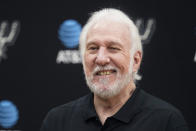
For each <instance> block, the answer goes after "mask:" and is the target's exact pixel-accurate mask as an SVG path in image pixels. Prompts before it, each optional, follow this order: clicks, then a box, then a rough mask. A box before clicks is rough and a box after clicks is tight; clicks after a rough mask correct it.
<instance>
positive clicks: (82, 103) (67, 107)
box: [48, 94, 91, 115]
mask: <svg viewBox="0 0 196 131" xmlns="http://www.w3.org/2000/svg"><path fill="white" fill-rule="evenodd" d="M90 97H91V94H88V95H85V96H83V97H80V98H78V99H76V100H73V101H71V102H68V103H66V104H63V105H59V106H57V107H54V108H52V109H51V110H50V111H49V113H48V114H53V115H58V114H59V115H62V114H65V113H66V114H68V113H70V112H73V111H76V112H77V110H82V109H84V108H86V106H88V102H89V101H90Z"/></svg>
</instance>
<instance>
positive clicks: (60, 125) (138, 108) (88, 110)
mask: <svg viewBox="0 0 196 131" xmlns="http://www.w3.org/2000/svg"><path fill="white" fill-rule="evenodd" d="M41 131H188V127H187V124H186V122H185V120H184V118H183V116H182V114H181V113H180V111H179V110H178V109H176V108H175V107H173V106H172V105H170V104H168V103H166V102H164V101H162V100H160V99H158V98H156V97H154V96H151V95H150V94H148V93H146V92H145V91H143V90H142V89H139V88H137V89H136V90H135V91H134V93H133V95H132V96H131V98H130V99H129V100H128V101H127V102H126V103H125V105H124V106H123V107H122V108H121V109H120V110H119V111H118V112H117V113H116V114H115V115H113V116H111V117H109V118H107V119H106V121H105V123H104V125H102V124H101V122H100V120H99V118H98V115H97V114H96V111H95V108H94V104H93V94H89V95H87V96H84V97H82V98H80V99H78V100H75V101H72V102H70V103H68V104H65V105H62V106H59V107H56V108H54V109H52V110H51V111H50V112H49V113H48V114H47V116H46V118H45V120H44V121H43V125H42V127H41Z"/></svg>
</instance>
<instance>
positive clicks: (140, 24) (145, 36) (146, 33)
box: [135, 19, 156, 44]
mask: <svg viewBox="0 0 196 131" xmlns="http://www.w3.org/2000/svg"><path fill="white" fill-rule="evenodd" d="M146 23H147V24H146V26H144V20H142V19H137V20H136V22H135V24H136V26H137V28H138V30H139V33H140V36H141V39H142V43H143V44H148V43H149V42H150V39H151V37H152V35H153V33H154V31H155V26H156V25H155V23H156V22H155V20H154V19H148V20H147V22H146Z"/></svg>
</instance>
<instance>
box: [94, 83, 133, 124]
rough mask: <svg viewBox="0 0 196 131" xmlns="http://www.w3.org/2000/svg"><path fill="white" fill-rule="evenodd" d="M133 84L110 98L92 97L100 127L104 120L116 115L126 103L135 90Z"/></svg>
mask: <svg viewBox="0 0 196 131" xmlns="http://www.w3.org/2000/svg"><path fill="white" fill-rule="evenodd" d="M135 88H136V87H135V84H134V83H130V84H129V85H128V86H127V87H125V88H123V89H122V90H121V91H120V93H119V94H118V95H116V96H113V97H110V98H101V97H99V96H97V95H94V105H95V110H96V112H97V114H98V116H99V119H100V121H101V123H102V125H103V124H104V123H105V120H106V119H107V118H108V117H110V116H113V115H114V114H116V113H117V112H118V111H119V110H120V108H121V107H122V106H123V105H124V104H125V103H126V102H127V100H128V99H129V98H130V97H131V95H132V93H133V91H134V90H135Z"/></svg>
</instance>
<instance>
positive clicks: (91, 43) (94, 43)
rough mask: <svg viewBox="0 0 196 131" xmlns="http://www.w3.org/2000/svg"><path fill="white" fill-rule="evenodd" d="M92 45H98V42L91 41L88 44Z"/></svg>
mask: <svg viewBox="0 0 196 131" xmlns="http://www.w3.org/2000/svg"><path fill="white" fill-rule="evenodd" d="M90 45H96V42H93V41H90V42H88V43H87V44H86V47H88V46H90Z"/></svg>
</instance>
